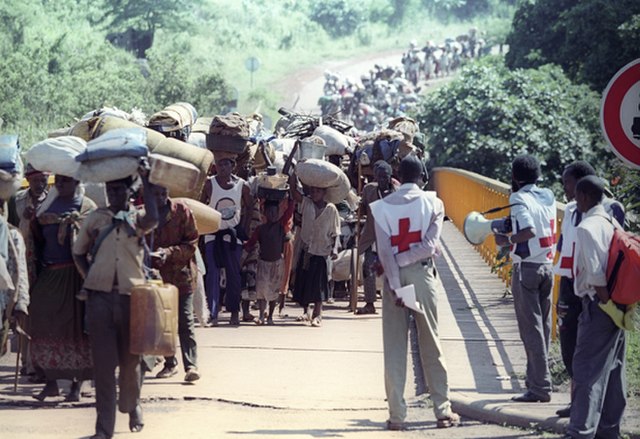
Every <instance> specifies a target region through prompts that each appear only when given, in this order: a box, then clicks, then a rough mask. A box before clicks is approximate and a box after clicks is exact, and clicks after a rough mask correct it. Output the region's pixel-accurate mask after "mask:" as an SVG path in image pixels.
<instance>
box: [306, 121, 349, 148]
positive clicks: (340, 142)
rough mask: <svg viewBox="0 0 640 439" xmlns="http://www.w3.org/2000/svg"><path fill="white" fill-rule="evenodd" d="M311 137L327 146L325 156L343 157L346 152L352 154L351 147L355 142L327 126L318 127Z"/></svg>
mask: <svg viewBox="0 0 640 439" xmlns="http://www.w3.org/2000/svg"><path fill="white" fill-rule="evenodd" d="M313 135H314V136H318V137H320V138H322V140H324V142H325V144H326V145H327V149H326V151H325V154H326V155H344V154H346V153H347V152H352V150H353V146H352V145H354V144H355V140H353V139H352V138H350V137H349V136H346V135H344V134H342V133H341V132H340V131H338V130H336V129H335V128H332V127H330V126H329V125H320V126H319V127H318V128H316V129H315V131H314V132H313Z"/></svg>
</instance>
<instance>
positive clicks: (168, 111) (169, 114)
mask: <svg viewBox="0 0 640 439" xmlns="http://www.w3.org/2000/svg"><path fill="white" fill-rule="evenodd" d="M197 119H198V112H197V111H196V109H195V108H193V105H191V104H189V103H187V102H178V103H176V104H172V105H169V106H168V107H166V108H164V109H163V110H161V111H158V112H157V113H154V114H152V115H151V117H150V118H149V124H148V125H149V126H150V127H154V129H155V130H157V131H160V132H162V133H169V132H172V131H178V130H181V129H184V128H185V127H190V126H192V125H193V124H194V123H196V120H197Z"/></svg>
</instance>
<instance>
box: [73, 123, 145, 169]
mask: <svg viewBox="0 0 640 439" xmlns="http://www.w3.org/2000/svg"><path fill="white" fill-rule="evenodd" d="M148 154H149V147H148V146H147V131H146V130H145V129H144V128H117V129H115V130H110V131H107V132H106V133H104V134H102V135H101V136H100V137H97V138H95V139H93V140H90V141H89V142H88V143H87V149H86V150H85V151H84V152H82V153H80V154H78V155H77V156H76V161H78V162H86V161H93V160H100V159H105V158H114V157H144V156H147V155H148Z"/></svg>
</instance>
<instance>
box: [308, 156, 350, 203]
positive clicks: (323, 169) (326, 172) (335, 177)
mask: <svg viewBox="0 0 640 439" xmlns="http://www.w3.org/2000/svg"><path fill="white" fill-rule="evenodd" d="M296 174H297V175H298V178H299V179H300V181H301V182H302V183H303V184H305V185H307V186H314V187H319V188H324V189H326V190H327V192H326V194H325V197H324V199H325V201H327V202H329V203H334V204H335V203H340V202H341V201H344V199H345V198H347V195H349V192H350V189H351V182H349V178H348V177H347V175H346V174H345V173H344V172H343V171H342V169H340V168H339V167H337V166H336V165H334V164H333V163H329V162H327V161H324V160H319V159H308V160H305V161H302V162H300V163H298V164H297V165H296Z"/></svg>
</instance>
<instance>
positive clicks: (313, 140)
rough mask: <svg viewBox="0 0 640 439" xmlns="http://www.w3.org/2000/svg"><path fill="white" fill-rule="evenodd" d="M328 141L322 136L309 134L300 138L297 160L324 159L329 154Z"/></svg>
mask: <svg viewBox="0 0 640 439" xmlns="http://www.w3.org/2000/svg"><path fill="white" fill-rule="evenodd" d="M326 152H327V142H325V141H324V139H323V138H322V137H320V136H309V137H305V138H304V139H301V140H300V146H299V147H298V151H297V154H296V156H295V158H296V160H305V159H320V160H322V159H324V156H325V155H327V154H326Z"/></svg>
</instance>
